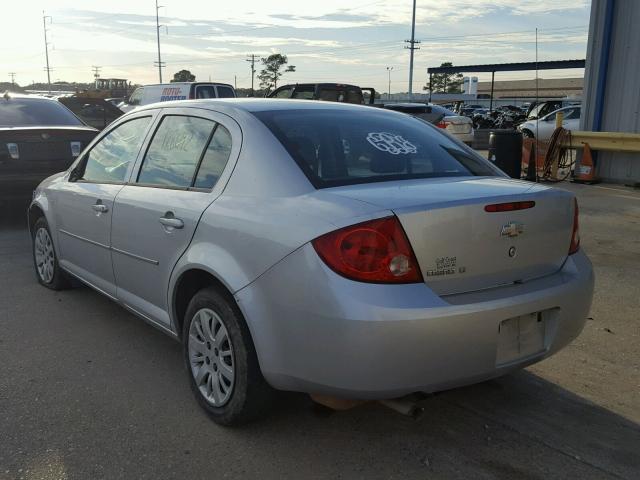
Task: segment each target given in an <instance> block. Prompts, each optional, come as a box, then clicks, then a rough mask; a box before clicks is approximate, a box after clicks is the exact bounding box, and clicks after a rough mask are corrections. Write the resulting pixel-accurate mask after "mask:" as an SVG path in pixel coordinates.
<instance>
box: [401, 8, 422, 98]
mask: <svg viewBox="0 0 640 480" xmlns="http://www.w3.org/2000/svg"><path fill="white" fill-rule="evenodd" d="M405 43H408V44H409V46H408V47H407V46H405V47H404V48H408V49H409V51H410V56H409V98H410V99H411V98H413V51H414V50H419V49H420V47H416V45H417V44H419V43H420V40H416V0H413V15H412V17H411V40H405Z"/></svg>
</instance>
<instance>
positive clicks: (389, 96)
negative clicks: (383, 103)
mask: <svg viewBox="0 0 640 480" xmlns="http://www.w3.org/2000/svg"><path fill="white" fill-rule="evenodd" d="M391 70H393V67H387V73H388V74H389V93H388V94H387V100H391Z"/></svg>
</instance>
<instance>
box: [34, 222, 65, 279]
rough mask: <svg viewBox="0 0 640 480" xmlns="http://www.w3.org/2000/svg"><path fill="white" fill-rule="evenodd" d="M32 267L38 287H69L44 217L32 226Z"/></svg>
mask: <svg viewBox="0 0 640 480" xmlns="http://www.w3.org/2000/svg"><path fill="white" fill-rule="evenodd" d="M32 240H33V242H32V245H33V247H32V250H33V266H34V267H35V271H36V278H37V279H38V282H39V283H40V285H43V286H45V287H47V288H50V289H51V290H64V289H67V288H70V287H71V281H70V279H69V276H68V274H67V273H66V272H65V271H64V270H62V269H61V268H60V265H59V264H58V256H57V255H56V249H55V247H54V245H53V240H52V239H51V232H50V231H49V225H48V224H47V220H46V219H45V218H44V217H40V218H38V220H36V223H35V224H34V226H33V239H32Z"/></svg>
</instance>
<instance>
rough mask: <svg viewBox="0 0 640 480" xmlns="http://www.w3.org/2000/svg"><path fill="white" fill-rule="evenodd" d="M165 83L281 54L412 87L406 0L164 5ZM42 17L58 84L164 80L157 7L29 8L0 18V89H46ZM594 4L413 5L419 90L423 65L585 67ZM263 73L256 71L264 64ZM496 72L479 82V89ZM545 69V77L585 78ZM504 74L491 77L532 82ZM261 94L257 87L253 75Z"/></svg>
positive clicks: (307, 64) (288, 78) (503, 0)
mask: <svg viewBox="0 0 640 480" xmlns="http://www.w3.org/2000/svg"><path fill="white" fill-rule="evenodd" d="M160 4H161V5H162V7H161V8H160V9H159V14H160V23H161V25H163V26H162V28H161V29H160V42H161V51H162V60H163V61H164V62H166V67H165V68H164V69H163V80H164V81H165V82H167V81H169V80H170V79H171V78H172V76H173V73H175V72H177V71H178V70H181V69H187V70H190V71H191V72H192V73H193V74H195V75H196V78H197V80H201V81H208V80H209V79H211V80H212V81H219V82H225V83H231V84H234V83H235V84H236V85H237V86H238V87H249V86H250V85H251V72H250V64H249V63H248V62H247V61H246V60H247V54H255V55H256V56H258V57H264V56H267V55H269V54H271V53H282V54H284V55H287V56H288V58H289V64H290V65H295V66H296V71H295V72H293V73H286V74H285V75H284V76H283V78H282V81H281V82H283V83H294V82H313V81H324V82H331V81H335V82H345V83H352V84H357V85H360V86H362V87H374V88H376V89H377V90H381V91H386V90H387V88H388V84H387V82H388V78H389V77H388V71H387V67H389V68H391V67H393V70H391V90H392V91H393V92H401V91H407V89H408V82H409V50H407V49H405V48H404V47H405V45H406V43H405V40H407V39H409V38H410V37H411V8H412V3H411V0H383V1H375V0H369V1H367V0H352V2H345V1H344V0H322V1H316V2H313V1H301V0H295V1H294V0H277V1H273V0H272V1H267V0H262V1H260V0H233V1H231V2H229V1H226V2H221V1H215V2H214V1H210V0H160ZM43 10H44V11H45V14H46V15H47V17H48V18H47V19H46V28H47V35H48V41H49V43H50V45H49V49H50V52H49V60H50V66H51V68H52V73H51V80H52V82H53V81H56V80H63V81H85V82H88V81H91V80H92V79H93V70H92V66H99V67H101V69H100V74H101V76H102V77H105V78H108V77H116V78H127V79H129V80H130V81H131V82H132V83H140V84H145V83H157V82H158V69H157V67H154V61H156V60H157V44H156V26H155V20H156V19H155V11H156V9H155V0H108V1H106V2H105V1H104V0H102V1H96V0H83V1H81V2H79V1H77V0H73V1H71V0H47V1H39V0H35V1H33V0H30V1H26V2H11V7H4V8H3V14H2V15H0V81H9V80H10V75H9V73H10V72H15V80H16V82H17V83H18V84H23V85H24V84H29V83H31V82H32V81H33V80H35V81H46V73H45V71H44V66H45V56H44V36H43V18H42V17H43ZM589 10H590V1H589V0H417V12H416V39H417V40H420V41H421V43H420V45H419V47H420V49H419V50H416V52H415V63H414V87H413V90H414V92H419V91H421V90H422V87H423V86H424V85H425V83H426V78H427V73H426V69H427V68H428V67H431V66H439V65H440V64H441V63H442V62H447V61H449V62H453V64H454V65H469V64H483V63H503V62H518V61H534V60H535V56H536V42H535V30H536V28H538V58H539V60H541V61H542V60H566V59H581V58H585V55H586V44H587V33H588V24H589ZM256 69H258V70H259V69H260V66H259V65H258V64H257V65H256ZM488 75H490V74H479V75H478V77H479V78H480V81H483V80H488V79H490V77H489V76H488ZM582 75H583V72H582V71H581V70H559V71H543V72H541V74H540V77H542V78H557V77H577V76H582ZM533 77H534V72H513V73H499V74H497V75H496V80H510V79H520V78H533ZM256 86H257V79H256Z"/></svg>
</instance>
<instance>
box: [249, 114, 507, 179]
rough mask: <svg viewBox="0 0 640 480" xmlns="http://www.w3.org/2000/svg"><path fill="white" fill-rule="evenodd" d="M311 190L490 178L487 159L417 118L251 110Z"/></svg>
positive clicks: (490, 172)
mask: <svg viewBox="0 0 640 480" xmlns="http://www.w3.org/2000/svg"><path fill="white" fill-rule="evenodd" d="M254 115H256V116H257V117H258V118H259V119H260V120H261V121H262V122H263V123H264V124H265V125H266V126H267V127H268V128H269V129H270V130H271V132H273V134H274V135H275V136H276V137H277V138H278V140H280V142H281V143H282V145H284V147H285V148H286V149H287V151H288V152H289V154H290V155H291V156H292V157H293V158H294V160H295V161H296V163H297V164H298V166H299V167H300V168H301V169H302V170H303V171H304V173H305V174H306V175H307V177H308V178H309V180H310V181H311V183H312V184H313V185H314V186H315V187H316V188H326V187H334V186H340V185H350V184H356V183H369V182H380V181H387V180H403V179H412V178H432V177H457V176H476V175H479V176H495V175H498V173H497V170H495V169H494V168H493V167H492V166H491V165H490V164H489V162H488V161H486V160H484V159H483V158H482V157H480V156H479V155H477V154H476V153H475V152H473V150H471V149H469V148H468V147H466V146H465V145H463V144H462V143H460V142H458V141H457V140H454V139H453V138H451V137H449V136H448V135H447V134H445V133H442V132H440V131H439V130H438V129H437V128H435V127H433V126H431V125H430V124H428V123H427V122H425V121H423V120H419V119H416V118H413V117H410V116H408V115H399V114H397V113H394V112H389V111H384V110H378V109H374V108H371V109H370V110H367V111H365V110H362V111H345V110H329V109H327V110H276V111H263V112H254Z"/></svg>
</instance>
